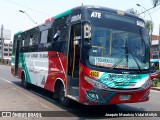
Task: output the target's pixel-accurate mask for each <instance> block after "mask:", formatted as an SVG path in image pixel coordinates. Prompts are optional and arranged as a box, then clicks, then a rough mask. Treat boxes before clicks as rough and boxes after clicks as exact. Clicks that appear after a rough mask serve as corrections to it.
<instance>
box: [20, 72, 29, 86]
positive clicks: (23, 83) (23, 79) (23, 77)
mask: <svg viewBox="0 0 160 120" xmlns="http://www.w3.org/2000/svg"><path fill="white" fill-rule="evenodd" d="M21 79H22V85H23V87H24V88H26V89H28V88H29V83H28V82H27V81H26V77H25V75H24V73H23V74H22V77H21Z"/></svg>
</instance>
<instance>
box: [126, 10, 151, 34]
mask: <svg viewBox="0 0 160 120" xmlns="http://www.w3.org/2000/svg"><path fill="white" fill-rule="evenodd" d="M126 12H128V13H131V14H134V15H136V16H138V17H140V16H139V12H138V11H137V10H135V9H133V8H131V9H128V10H126ZM153 27H154V23H153V21H151V20H145V28H146V29H147V30H148V34H149V35H152V32H153Z"/></svg>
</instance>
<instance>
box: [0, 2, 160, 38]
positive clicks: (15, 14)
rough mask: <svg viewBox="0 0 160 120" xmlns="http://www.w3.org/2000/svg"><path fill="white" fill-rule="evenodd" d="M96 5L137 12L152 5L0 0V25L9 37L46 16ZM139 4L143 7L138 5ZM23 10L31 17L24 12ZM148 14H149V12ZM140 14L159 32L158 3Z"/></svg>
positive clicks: (154, 32)
mask: <svg viewBox="0 0 160 120" xmlns="http://www.w3.org/2000/svg"><path fill="white" fill-rule="evenodd" d="M82 3H83V4H84V5H96V6H103V7H108V8H113V9H118V10H123V11H126V10H128V9H130V8H134V9H136V10H137V11H138V12H139V13H141V12H142V11H144V10H145V9H149V8H151V7H153V4H152V0H0V27H1V25H2V24H3V26H4V28H5V29H8V30H11V35H12V36H11V39H13V35H14V34H15V33H16V32H18V31H23V30H25V29H28V28H32V27H34V26H36V24H35V23H34V22H37V24H42V23H44V21H45V20H46V19H47V18H50V17H53V16H55V15H57V14H60V13H62V12H64V11H66V10H69V9H71V8H74V7H76V6H80V5H82ZM136 4H140V5H141V6H143V7H144V8H145V9H144V8H143V7H138V6H136ZM19 10H23V11H25V12H26V13H27V14H28V15H29V16H30V17H31V18H32V19H33V21H34V22H33V21H32V20H31V19H29V17H28V16H27V15H26V14H25V13H21V12H19ZM148 12H149V13H150V15H149V13H148ZM148 12H146V13H144V14H141V17H142V18H143V19H145V20H151V19H152V20H153V22H154V29H153V34H155V35H158V34H159V25H160V5H159V6H157V7H156V8H154V9H152V10H150V11H148Z"/></svg>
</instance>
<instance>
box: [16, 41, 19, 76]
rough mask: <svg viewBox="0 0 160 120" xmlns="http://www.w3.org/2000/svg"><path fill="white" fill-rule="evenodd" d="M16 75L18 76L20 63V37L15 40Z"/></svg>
mask: <svg viewBox="0 0 160 120" xmlns="http://www.w3.org/2000/svg"><path fill="white" fill-rule="evenodd" d="M15 45H16V46H15V76H18V63H19V53H20V39H17V40H16V41H15Z"/></svg>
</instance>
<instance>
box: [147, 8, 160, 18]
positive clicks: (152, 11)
mask: <svg viewBox="0 0 160 120" xmlns="http://www.w3.org/2000/svg"><path fill="white" fill-rule="evenodd" d="M159 9H160V7H159V8H157V9H156V10H154V11H152V12H150V14H152V13H154V12H156V11H157V10H159ZM148 15H149V14H148ZM148 15H145V16H148Z"/></svg>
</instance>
